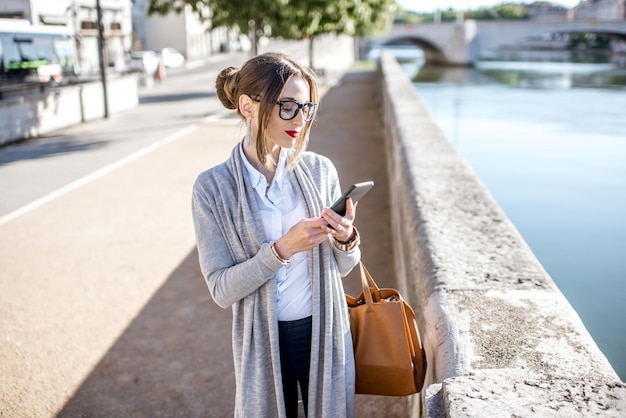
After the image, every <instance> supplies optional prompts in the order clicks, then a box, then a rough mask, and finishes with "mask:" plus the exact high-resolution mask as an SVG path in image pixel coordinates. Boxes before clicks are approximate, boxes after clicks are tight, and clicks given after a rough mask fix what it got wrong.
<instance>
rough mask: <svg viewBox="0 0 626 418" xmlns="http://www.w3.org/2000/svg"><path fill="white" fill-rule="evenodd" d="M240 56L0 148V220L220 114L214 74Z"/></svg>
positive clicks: (174, 75) (181, 73)
mask: <svg viewBox="0 0 626 418" xmlns="http://www.w3.org/2000/svg"><path fill="white" fill-rule="evenodd" d="M245 59H246V56H245V54H234V55H221V56H217V57H215V58H213V59H211V60H210V61H208V62H205V63H202V64H201V65H197V64H196V65H190V68H188V69H180V70H179V69H176V70H173V71H172V70H170V72H169V73H168V76H167V78H166V80H165V81H164V82H162V83H154V85H153V86H152V87H141V88H140V91H139V102H140V104H139V106H138V107H136V108H135V109H132V110H130V111H127V112H122V113H118V114H113V115H111V116H110V118H109V119H108V120H106V119H102V120H97V121H93V122H89V123H84V124H81V125H77V126H74V127H70V128H67V129H63V130H60V131H55V132H54V133H52V134H49V135H45V136H43V137H39V138H34V139H29V140H27V141H23V142H20V143H17V144H10V145H7V146H4V147H2V148H0V190H2V191H3V193H2V195H3V196H2V200H0V223H2V222H3V220H5V221H6V220H8V219H10V218H12V217H14V216H17V215H19V214H20V213H23V212H24V211H27V210H29V208H32V207H36V206H37V205H38V204H39V203H42V202H44V201H46V200H49V198H51V197H53V196H55V195H58V194H59V193H62V192H63V190H67V188H71V187H73V186H72V185H75V184H78V183H77V182H81V181H84V179H86V178H88V176H94V175H98V173H102V172H103V171H107V170H109V168H110V167H112V165H114V164H119V162H120V161H123V160H124V159H128V158H133V156H134V155H136V154H137V153H142V152H145V150H146V149H148V148H149V147H151V146H154V145H155V144H158V143H159V142H162V141H167V140H169V139H171V138H172V136H173V135H176V134H177V133H181V132H182V131H183V130H184V129H186V128H188V127H189V126H192V125H194V124H197V123H201V122H202V120H203V119H205V118H210V117H215V116H216V115H217V116H219V114H220V112H223V108H222V106H221V105H220V103H219V102H218V101H216V100H211V98H213V97H215V88H214V82H215V76H216V75H217V72H218V71H219V70H221V69H222V68H224V67H226V66H228V65H241V63H242V62H243V61H244V60H245ZM112 127H113V128H112ZM94 173H95V174H94Z"/></svg>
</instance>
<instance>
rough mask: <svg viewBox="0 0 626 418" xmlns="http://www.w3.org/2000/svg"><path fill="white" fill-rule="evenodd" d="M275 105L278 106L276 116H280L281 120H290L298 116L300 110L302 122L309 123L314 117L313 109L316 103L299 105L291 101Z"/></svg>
mask: <svg viewBox="0 0 626 418" xmlns="http://www.w3.org/2000/svg"><path fill="white" fill-rule="evenodd" d="M276 104H277V105H278V106H280V111H279V112H278V116H280V118H281V119H282V120H291V119H293V118H295V117H296V116H297V115H298V112H299V111H300V110H302V116H304V120H305V121H307V122H310V121H311V120H313V118H314V117H315V108H317V103H313V102H307V103H300V102H298V101H296V100H291V99H284V100H279V101H277V102H276Z"/></svg>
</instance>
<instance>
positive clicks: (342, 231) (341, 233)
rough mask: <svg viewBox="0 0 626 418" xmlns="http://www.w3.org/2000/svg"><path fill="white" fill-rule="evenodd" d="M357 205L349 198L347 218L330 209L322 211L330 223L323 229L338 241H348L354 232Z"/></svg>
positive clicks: (347, 201)
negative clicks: (353, 224)
mask: <svg viewBox="0 0 626 418" xmlns="http://www.w3.org/2000/svg"><path fill="white" fill-rule="evenodd" d="M357 203H358V202H357ZM356 205H357V204H356V203H353V202H352V199H351V198H348V200H346V215H345V216H341V215H339V214H338V213H337V212H335V211H334V210H332V209H330V208H324V209H322V217H323V218H324V219H326V221H327V222H328V225H323V226H322V229H324V230H325V231H326V232H327V233H329V234H331V235H332V236H333V237H335V239H336V240H337V241H348V240H349V239H350V238H351V237H352V233H353V230H354V227H353V226H352V223H353V222H354V218H355V217H356Z"/></svg>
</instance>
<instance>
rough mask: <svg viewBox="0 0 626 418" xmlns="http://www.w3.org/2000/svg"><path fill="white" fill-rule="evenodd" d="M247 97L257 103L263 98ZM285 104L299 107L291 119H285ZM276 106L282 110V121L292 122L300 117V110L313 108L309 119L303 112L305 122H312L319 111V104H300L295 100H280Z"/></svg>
mask: <svg viewBox="0 0 626 418" xmlns="http://www.w3.org/2000/svg"><path fill="white" fill-rule="evenodd" d="M247 96H248V97H249V98H251V99H252V100H254V101H255V102H260V101H261V97H259V96H251V95H249V94H247ZM285 103H293V104H295V105H296V106H298V108H297V109H296V111H295V112H294V113H293V116H292V117H290V118H285V117H283V105H284V104H285ZM274 104H277V105H278V106H279V107H280V109H279V110H278V117H280V118H281V119H282V120H292V119H293V118H295V117H296V116H298V113H299V112H300V110H303V109H304V108H305V107H309V108H312V111H311V115H310V117H309V118H307V117H306V114H305V113H304V112H303V115H304V121H305V122H311V121H312V120H313V119H314V118H315V113H316V110H317V103H313V102H306V103H300V102H299V101H297V100H294V99H280V100H277V101H276V103H274Z"/></svg>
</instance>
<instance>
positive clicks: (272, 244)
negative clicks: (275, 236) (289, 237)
mask: <svg viewBox="0 0 626 418" xmlns="http://www.w3.org/2000/svg"><path fill="white" fill-rule="evenodd" d="M270 250H272V254H274V257H276V259H277V260H278V261H280V264H282V265H283V266H286V265H288V264H289V262H290V261H291V260H290V259H285V258H282V257H281V256H280V254H278V251H276V242H274V241H272V242H270Z"/></svg>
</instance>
